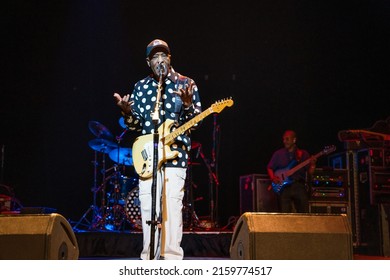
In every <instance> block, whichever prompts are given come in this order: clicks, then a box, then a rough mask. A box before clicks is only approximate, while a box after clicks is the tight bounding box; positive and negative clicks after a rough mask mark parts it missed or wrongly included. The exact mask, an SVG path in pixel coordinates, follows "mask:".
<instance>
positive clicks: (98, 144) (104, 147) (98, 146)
mask: <svg viewBox="0 0 390 280" xmlns="http://www.w3.org/2000/svg"><path fill="white" fill-rule="evenodd" d="M88 145H89V146H90V147H91V148H92V149H93V150H95V151H98V152H101V153H106V154H108V153H109V152H110V151H111V150H112V149H115V148H116V147H117V144H115V143H114V142H111V141H109V140H106V139H101V138H97V139H93V140H90V141H89V142H88Z"/></svg>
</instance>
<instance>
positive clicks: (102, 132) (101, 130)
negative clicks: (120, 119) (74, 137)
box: [88, 121, 114, 139]
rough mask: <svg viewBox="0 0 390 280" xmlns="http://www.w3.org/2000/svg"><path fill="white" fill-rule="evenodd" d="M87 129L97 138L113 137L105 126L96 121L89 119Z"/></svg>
mask: <svg viewBox="0 0 390 280" xmlns="http://www.w3.org/2000/svg"><path fill="white" fill-rule="evenodd" d="M88 127H89V130H90V131H91V132H92V133H93V134H94V135H95V136H96V137H97V138H105V139H113V138H114V136H113V135H112V133H111V132H110V131H109V130H108V128H107V127H105V126H104V125H102V124H101V123H99V122H97V121H89V123H88Z"/></svg>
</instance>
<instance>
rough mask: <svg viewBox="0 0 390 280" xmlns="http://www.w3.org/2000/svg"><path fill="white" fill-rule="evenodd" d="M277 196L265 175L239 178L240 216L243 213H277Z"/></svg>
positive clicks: (250, 175)
mask: <svg viewBox="0 0 390 280" xmlns="http://www.w3.org/2000/svg"><path fill="white" fill-rule="evenodd" d="M278 211H279V206H278V200H277V195H276V194H275V193H274V191H273V190H272V187H271V180H270V179H269V177H268V175H266V174H249V175H243V176H240V214H243V213H245V212H278Z"/></svg>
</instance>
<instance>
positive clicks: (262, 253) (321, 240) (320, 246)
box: [230, 212, 353, 260]
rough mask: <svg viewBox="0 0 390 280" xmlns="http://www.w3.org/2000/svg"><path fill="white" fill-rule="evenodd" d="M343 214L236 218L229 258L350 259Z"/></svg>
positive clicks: (256, 214) (292, 214) (245, 216)
mask: <svg viewBox="0 0 390 280" xmlns="http://www.w3.org/2000/svg"><path fill="white" fill-rule="evenodd" d="M352 256H353V246H352V233H351V227H350V225H349V222H348V219H347V216H346V215H345V214H340V215H334V214H296V213H291V214H290V213H288V214H287V213H251V212H247V213H244V214H243V215H241V217H240V218H239V219H238V221H237V224H236V227H235V229H234V232H233V236H232V240H231V245H230V257H231V259H244V260H341V259H347V260H350V259H352Z"/></svg>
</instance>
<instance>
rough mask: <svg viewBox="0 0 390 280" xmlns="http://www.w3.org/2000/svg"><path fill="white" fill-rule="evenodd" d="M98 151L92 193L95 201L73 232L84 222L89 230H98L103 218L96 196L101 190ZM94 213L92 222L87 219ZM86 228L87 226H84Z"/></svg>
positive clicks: (94, 163) (95, 158) (94, 164)
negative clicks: (98, 185)
mask: <svg viewBox="0 0 390 280" xmlns="http://www.w3.org/2000/svg"><path fill="white" fill-rule="evenodd" d="M97 157H98V156H97V151H95V152H94V161H92V163H93V166H94V167H93V187H92V189H91V191H92V192H93V201H92V205H91V206H90V207H89V208H88V209H87V211H85V212H84V214H83V215H82V217H81V218H80V220H79V221H78V222H77V223H76V224H75V225H74V226H73V230H77V229H78V228H77V227H78V226H79V225H81V223H82V222H83V221H85V222H86V223H87V225H86V226H87V227H88V229H91V228H96V224H98V223H99V219H101V216H99V208H98V207H97V205H96V199H97V198H96V194H97V192H98V191H99V190H100V189H101V186H100V187H97V166H98V161H97ZM91 211H92V218H91V221H89V220H88V219H87V216H88V214H89V213H90V212H91ZM83 225H84V226H85V224H83Z"/></svg>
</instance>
